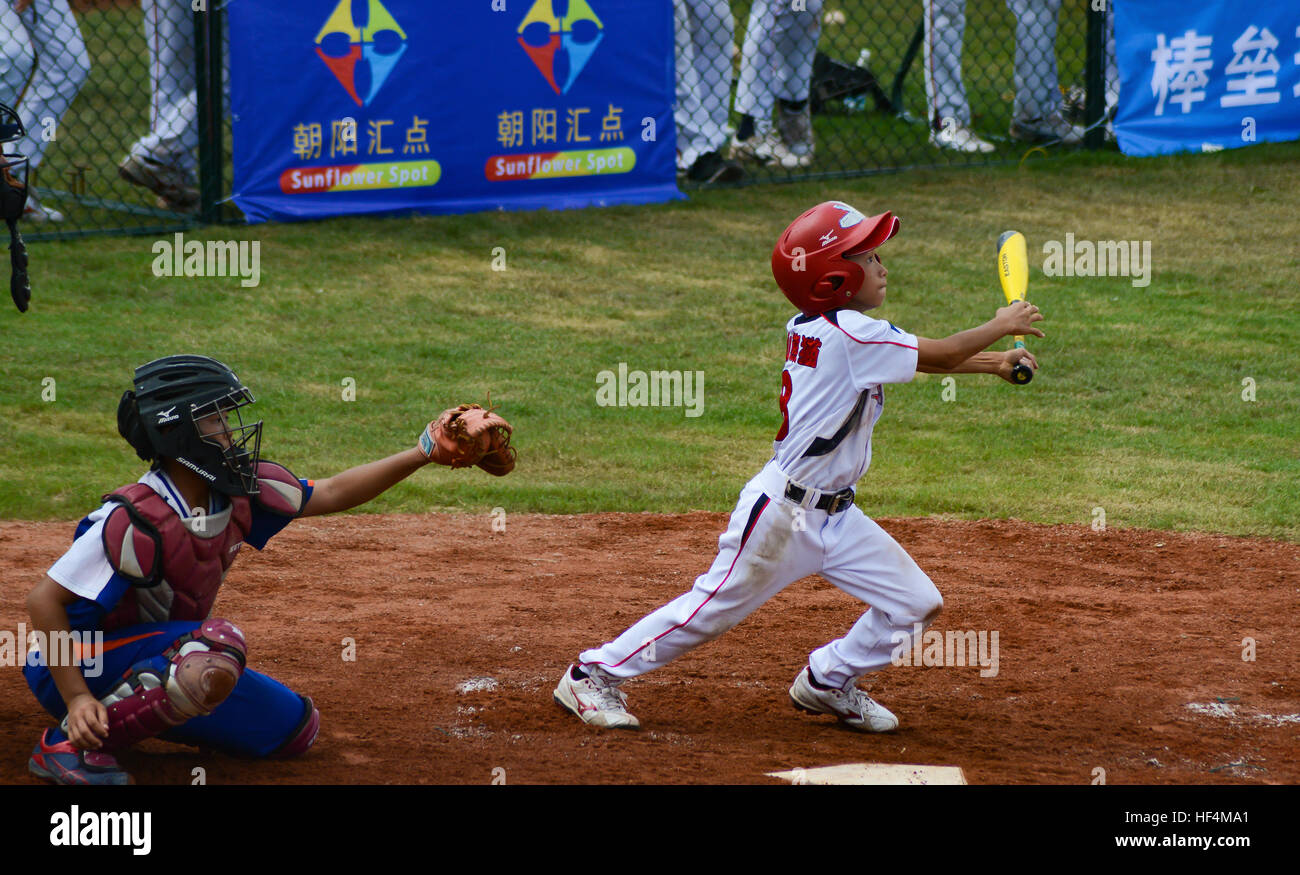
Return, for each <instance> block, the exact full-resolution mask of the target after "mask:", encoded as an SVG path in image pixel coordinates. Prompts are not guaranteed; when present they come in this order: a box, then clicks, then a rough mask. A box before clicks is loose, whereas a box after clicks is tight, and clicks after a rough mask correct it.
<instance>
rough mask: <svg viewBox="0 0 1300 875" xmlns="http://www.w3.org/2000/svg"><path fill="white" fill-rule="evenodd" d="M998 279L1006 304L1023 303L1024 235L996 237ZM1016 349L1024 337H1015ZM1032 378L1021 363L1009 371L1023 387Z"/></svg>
mask: <svg viewBox="0 0 1300 875" xmlns="http://www.w3.org/2000/svg"><path fill="white" fill-rule="evenodd" d="M998 279H999V280H1000V281H1001V282H1002V294H1004V295H1006V298H1007V303H1008V304H1010V303H1011V302H1012V301H1023V300H1024V299H1025V289H1026V288H1027V287H1028V286H1029V256H1028V255H1027V254H1026V253H1025V235H1024V234H1021V233H1020V232H1019V231H1003V232H1002V235H1001V236H1000V237H998ZM1015 342H1016V348H1017V349H1024V348H1025V336H1024V335H1023V334H1017V335H1016V336H1015ZM1033 378H1034V371H1033V368H1031V367H1029V365H1027V364H1024V363H1023V362H1020V363H1017V364H1016V366H1015V367H1014V368H1012V369H1011V379H1012V381H1013V382H1015V383H1018V384H1019V385H1021V386H1023V385H1024V384H1025V383H1028V382H1029V381H1030V380H1032V379H1033Z"/></svg>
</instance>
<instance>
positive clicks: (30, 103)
mask: <svg viewBox="0 0 1300 875" xmlns="http://www.w3.org/2000/svg"><path fill="white" fill-rule="evenodd" d="M0 41H3V48H2V49H0V58H3V59H4V60H5V61H6V67H7V68H8V69H7V70H6V71H5V72H4V74H3V81H4V86H5V90H6V92H8V91H9V90H10V89H13V90H14V93H13V95H8V94H6V97H10V96H12V97H13V98H14V100H13V103H14V104H16V107H15V108H16V109H17V111H18V116H19V118H21V119H22V122H23V127H25V128H26V129H27V137H26V139H24V140H22V141H21V142H20V143H19V144H18V146H17V147H16V149H17V151H18V152H21V153H23V154H24V155H26V156H27V159H28V164H27V167H28V181H29V182H30V181H31V180H32V179H33V178H34V177H33V174H34V172H35V170H36V168H37V167H38V166H39V165H40V163H41V161H42V159H44V157H45V150H46V148H47V147H48V146H49V145H50V143H51V142H52V141H53V140H55V139H56V138H57V137H58V125H59V120H60V119H62V118H63V114H64V113H65V112H67V110H68V107H69V106H71V105H72V101H73V100H74V99H75V98H76V96H77V92H78V91H80V90H81V86H82V83H84V82H85V81H86V77H87V76H88V75H90V55H89V54H88V53H87V52H86V43H85V41H84V40H83V39H82V38H81V29H80V28H78V27H77V19H76V17H75V16H74V15H73V14H72V10H71V9H70V8H69V7H68V0H0ZM28 43H30V48H28ZM23 58H25V59H26V60H25V63H23V64H22V66H10V64H11V63H12V62H14V61H15V59H23ZM27 71H30V73H28V72H27ZM23 218H24V219H25V220H27V221H31V222H62V221H63V214H62V213H60V212H59V211H58V210H55V209H52V208H50V207H46V206H43V205H42V204H41V203H40V202H39V201H37V199H36V196H35V195H34V194H33V193H32V191H31V189H30V187H29V188H28V190H27V206H26V207H25V208H24V210H23Z"/></svg>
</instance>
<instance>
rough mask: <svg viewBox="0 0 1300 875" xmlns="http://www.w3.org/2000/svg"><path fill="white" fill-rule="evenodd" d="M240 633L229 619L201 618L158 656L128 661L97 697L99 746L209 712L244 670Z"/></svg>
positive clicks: (149, 734) (111, 746)
mask: <svg viewBox="0 0 1300 875" xmlns="http://www.w3.org/2000/svg"><path fill="white" fill-rule="evenodd" d="M245 653H246V645H245V644H244V633H243V632H241V631H239V627H237V626H236V625H235V624H234V623H231V622H230V621H229V620H220V619H210V620H205V621H204V622H203V623H202V624H200V625H199V627H198V628H197V629H195V630H194V631H193V632H190V633H188V634H186V635H183V636H181V637H180V638H177V639H176V641H174V642H173V643H172V646H171V647H169V648H168V649H167V650H166V651H164V652H163V654H162V656H163V658H164V659H165V660H166V664H165V666H164V667H163V668H161V669H159V668H158V667H156V659H150V660H146V661H144V662H141V663H138V664H137V665H134V666H132V667H131V668H130V669H129V670H128V671H127V673H126V675H125V676H124V677H123V679H122V683H121V684H120V685H119V686H118V687H117V688H116V689H114V690H113V691H112V692H111V693H109V694H108V695H107V696H105V697H104V698H103V699H101V700H100V701H101V702H103V703H104V705H105V706H106V707H107V708H108V738H107V739H105V740H104V748H103V749H104V750H116V749H118V748H122V747H126V746H128V745H131V744H134V743H136V742H137V741H142V740H144V739H146V738H153V737H154V736H156V735H159V734H161V733H163V732H166V731H167V730H168V729H171V728H172V727H174V726H179V725H181V724H182V723H184V722H185V721H186V720H189V719H191V718H193V717H200V716H203V715H206V714H211V713H212V712H213V710H215V709H216V707H217V706H218V705H220V704H221V703H222V702H224V701H225V700H226V698H227V697H228V696H229V695H230V693H231V691H232V690H234V689H235V684H237V683H238V682H239V678H240V675H242V674H243V672H244V664H245Z"/></svg>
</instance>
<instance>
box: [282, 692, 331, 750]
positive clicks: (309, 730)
mask: <svg viewBox="0 0 1300 875" xmlns="http://www.w3.org/2000/svg"><path fill="white" fill-rule="evenodd" d="M302 705H303V713H302V719H301V720H300V721H298V726H297V727H296V728H295V729H294V731H293V732H292V733H291V734H290V735H289V738H288V740H287V741H285V743H284V744H282V745H280V746H279V747H278V748H276V749H275V750H274V751H272V752H271V754H270V757H271V758H272V759H277V760H287V759H290V758H291V757H296V756H302V755H303V754H305V753H306V752H307V751H308V750H309V749H310V748H311V746H312V744H313V743H315V741H316V735H317V734H318V733H319V732H320V712H319V711H317V710H316V706H315V704H313V703H312V700H311V697H310V696H302Z"/></svg>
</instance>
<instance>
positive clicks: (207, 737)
mask: <svg viewBox="0 0 1300 875" xmlns="http://www.w3.org/2000/svg"><path fill="white" fill-rule="evenodd" d="M252 403H253V395H252V393H251V392H249V390H248V389H247V388H246V387H245V386H244V385H243V383H241V382H240V381H239V379H238V377H236V376H235V374H234V373H233V372H232V371H231V370H230V369H229V368H228V367H226V366H225V365H223V364H221V363H220V362H218V361H215V360H213V359H210V358H207V357H205V356H199V355H173V356H167V357H165V358H160V359H157V360H156V361H152V362H149V363H148V364H146V365H142V366H141V367H139V368H137V369H136V371H135V380H134V387H133V389H132V390H131V391H128V392H126V393H125V394H124V395H123V396H122V400H121V402H120V404H119V405H118V411H117V428H118V432H119V433H121V435H122V437H123V438H125V439H126V441H127V443H129V444H130V445H131V448H132V449H134V450H135V452H136V454H137V455H139V457H140V458H141V459H143V460H145V461H147V462H150V463H151V464H150V468H149V470H148V471H147V472H146V473H145V474H144V476H142V477H141V478H140V479H139V481H138V482H136V483H132V484H130V485H128V486H123V487H121V488H120V489H116V490H114V491H113V492H111V493H109V494H108V495H105V496H104V503H103V504H102V505H101V506H100V507H99V508H97V509H96V510H94V511H93V512H91V513H90V515H89V516H87V517H86V518H84V519H83V520H82V521H81V522H80V524H78V526H77V532H76V536H75V539H74V541H73V543H72V547H71V548H70V549H69V550H68V552H67V553H65V554H64V555H63V557H62V558H60V559H59V560H58V561H57V562H55V563H54V565H53V566H52V567H51V568H50V569H49V572H48V574H47V575H46V576H45V577H43V578H42V579H41V580H40V582H38V583H37V584H36V586H35V588H34V589H33V590H32V591H31V593H30V595H28V597H27V607H28V610H29V611H30V613H31V619H32V628H33V629H34V630H39V631H40V632H41V633H43V634H44V638H43V640H44V641H55V640H67V637H66V636H68V633H70V632H75V633H80V634H79V635H78V636H77V637H75V638H74V640H76V641H78V642H81V643H82V644H83V646H82V648H81V649H80V650H79V651H78V658H77V659H75V660H72V661H71V662H72V664H58V665H56V664H48V665H47V662H48V663H55V662H58V661H59V660H58V659H57V657H56V654H57V653H58V650H57V649H56V648H54V647H53V646H50V647H48V648H47V649H48V650H49V653H50V655H51V658H50V659H48V660H47V659H45V658H43V656H42V654H41V651H40V650H39V649H36V650H33V651H32V652H31V653H29V654H28V658H27V664H26V666H25V667H24V669H23V674H24V676H25V677H26V678H27V683H28V686H30V687H31V690H32V692H33V693H34V694H35V696H36V698H37V700H38V701H39V702H40V703H41V705H42V706H43V707H44V708H45V710H47V711H49V712H50V714H51V715H53V717H54V719H55V720H58V721H61V723H60V724H59V726H58V727H57V728H51V729H46V730H45V731H44V732H43V733H42V735H41V738H40V740H39V741H38V742H37V743H36V748H35V750H33V751H32V756H31V759H30V761H29V762H28V769H29V771H31V773H32V774H34V775H37V776H38V777H41V778H46V779H48V780H50V781H53V782H55V783H56V784H127V783H130V782H131V781H130V777H129V776H128V775H127V773H126V772H125V771H124V770H123V769H122V768H121V767H120V766H119V765H118V763H117V760H116V759H115V758H114V756H113V754H114V752H116V751H118V750H121V749H122V748H125V747H127V746H129V745H131V744H134V743H136V742H138V741H141V740H143V739H146V738H151V737H155V736H156V737H159V738H163V739H166V740H168V741H175V742H180V743H182V744H192V745H202V746H204V747H208V748H212V749H215V750H220V751H224V752H228V753H234V754H240V755H244V756H253V757H293V756H299V755H301V754H303V753H305V752H306V751H307V749H308V748H310V747H311V745H312V742H313V741H314V740H315V738H316V733H317V731H318V729H319V727H320V714H319V712H318V711H317V710H316V708H315V707H314V706H313V704H312V700H311V699H310V698H308V697H306V696H302V695H299V694H298V693H296V692H294V691H293V690H291V689H289V688H288V687H286V686H285V685H284V684H282V683H280V682H279V681H277V680H275V679H273V678H270V677H268V676H266V675H264V674H261V673H260V672H257V671H253V670H252V669H250V668H248V667H247V666H246V665H245V659H244V654H245V642H244V634H243V632H241V631H240V629H239V627H238V626H236V625H235V624H234V623H233V622H231V621H230V620H228V619H224V618H222V617H218V616H211V615H210V614H211V610H212V606H213V603H214V602H215V601H216V597H217V593H218V590H219V589H220V587H221V582H222V580H223V578H224V577H225V573H226V570H227V569H228V568H229V566H230V564H231V563H232V562H233V561H234V559H235V556H236V555H237V554H238V552H239V549H240V547H241V546H242V545H243V544H244V543H248V544H251V545H252V546H254V547H256V548H257V549H259V550H260V549H262V548H263V547H265V546H266V542H267V541H268V540H270V538H271V537H272V536H273V535H275V534H276V533H277V532H279V531H280V530H281V529H283V528H284V527H285V526H286V525H288V523H289V522H290V521H291V520H293V519H295V518H297V517H304V516H317V515H319V514H326V513H336V512H338V511H343V510H347V509H348V508H352V507H356V506H357V505H360V504H364V503H365V502H367V501H370V500H371V499H372V498H374V497H375V496H377V495H379V494H380V493H382V492H384V491H385V490H387V489H389V488H390V487H392V486H393V485H394V484H396V483H398V482H399V481H401V480H403V479H405V478H406V477H409V476H410V475H411V474H413V473H414V472H415V471H416V470H418V469H419V468H421V467H423V466H424V465H427V464H428V463H430V462H434V463H437V464H440V465H449V466H451V467H453V468H462V467H468V466H470V465H478V466H479V467H481V468H483V469H484V470H485V471H488V472H489V473H491V474H495V475H498V476H502V475H505V474H508V473H510V471H511V470H513V469H514V466H515V451H514V449H513V448H512V447H511V446H510V438H511V427H510V425H509V423H507V422H506V421H505V420H504V419H502V418H501V417H500V416H498V415H497V414H495V413H492V412H491V411H490V410H484V409H483V408H482V407H479V406H478V405H476V404H462V405H460V406H459V407H456V408H452V409H450V410H447V411H444V412H443V414H442V415H441V416H440V417H439V418H438V419H437V420H436V421H434V422H430V423H429V424H428V425H427V426H426V427H425V429H424V431H423V432H422V433H421V435H420V438H419V442H418V443H417V445H416V446H415V447H413V448H411V449H408V450H405V451H403V452H400V453H397V454H396V455H392V456H389V457H388V458H386V459H380V460H378V461H374V462H369V463H367V464H364V465H358V466H357V467H355V468H349V469H348V470H346V471H344V472H342V473H341V474H336V475H335V476H333V477H329V478H327V479H324V480H315V481H313V480H300V479H298V478H297V477H296V476H294V475H293V474H291V473H290V472H289V470H288V469H286V468H284V467H283V466H281V465H277V464H276V463H274V462H268V461H263V460H262V459H261V458H260V446H261V436H262V422H261V421H260V420H258V421H257V422H253V423H251V424H245V422H244V416H245V414H244V411H245V410H246V408H247V407H248V405H250V404H252ZM52 633H63V636H64V637H62V638H53V637H51V636H52ZM95 633H102V643H100V642H98V641H96V644H95V645H92V646H91V647H90V648H87V647H86V646H85V644H84V642H86V641H89V640H94V638H95ZM65 662H68V661H65ZM90 666H93V668H94V669H95V670H93V671H91V670H88V667H90Z"/></svg>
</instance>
